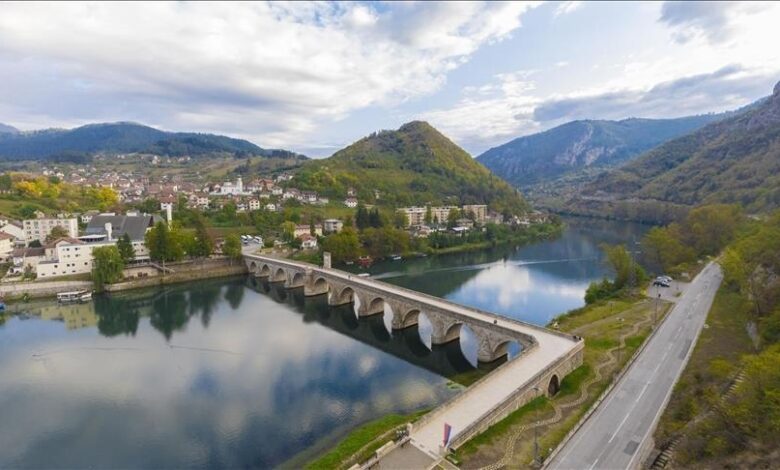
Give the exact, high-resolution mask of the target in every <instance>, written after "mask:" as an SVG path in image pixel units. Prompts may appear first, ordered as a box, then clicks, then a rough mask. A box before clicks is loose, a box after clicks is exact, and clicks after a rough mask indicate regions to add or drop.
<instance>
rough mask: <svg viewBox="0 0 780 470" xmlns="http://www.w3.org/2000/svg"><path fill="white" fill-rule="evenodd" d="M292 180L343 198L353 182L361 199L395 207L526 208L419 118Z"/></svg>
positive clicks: (374, 136) (305, 169)
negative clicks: (471, 206) (473, 205)
mask: <svg viewBox="0 0 780 470" xmlns="http://www.w3.org/2000/svg"><path fill="white" fill-rule="evenodd" d="M293 185H294V186H296V187H299V188H301V189H310V190H316V191H319V192H320V193H322V194H325V195H327V196H330V197H333V198H343V197H344V196H345V195H346V193H347V189H348V188H350V187H352V188H355V189H356V191H357V193H358V198H359V200H360V201H362V202H368V203H377V204H388V205H395V206H405V205H413V204H426V203H432V204H456V205H459V204H483V203H484V204H488V205H489V206H490V207H491V208H492V209H494V210H497V211H505V212H510V213H521V212H524V211H525V210H527V204H526V203H525V201H524V200H523V199H522V197H521V196H520V194H519V193H518V192H517V191H516V190H514V189H513V188H512V187H511V186H509V185H508V184H507V183H506V182H505V181H503V180H502V179H500V178H498V177H497V176H495V175H493V174H492V173H491V172H490V171H489V170H488V169H487V168H485V167H484V166H482V165H481V164H479V163H478V162H477V161H476V160H474V159H473V158H472V157H471V156H470V155H469V154H468V153H466V151H465V150H463V149H461V148H460V147H458V146H457V145H455V144H454V143H453V142H452V141H450V140H449V139H448V138H447V137H445V136H444V135H442V134H441V133H440V132H439V131H437V130H436V129H434V128H433V127H432V126H431V125H429V124H428V123H426V122H420V121H415V122H410V123H408V124H404V125H403V126H401V127H400V128H399V129H398V130H397V131H381V132H378V133H374V134H372V135H370V136H368V137H365V138H363V139H361V140H359V141H357V142H355V143H354V144H352V145H350V146H349V147H346V148H344V149H342V150H339V151H338V152H336V153H335V154H333V156H331V157H329V158H326V159H323V160H311V161H309V162H306V163H305V164H304V165H303V167H302V168H301V170H300V171H299V172H298V174H297V175H296V176H295V180H294V181H293ZM377 196H378V198H377Z"/></svg>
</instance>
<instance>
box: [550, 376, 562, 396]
mask: <svg viewBox="0 0 780 470" xmlns="http://www.w3.org/2000/svg"><path fill="white" fill-rule="evenodd" d="M560 389H561V383H560V381H559V379H558V374H553V375H552V377H550V383H549V384H547V395H548V396H550V397H552V396H555V394H556V393H558V391H559V390H560Z"/></svg>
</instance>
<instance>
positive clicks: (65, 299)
mask: <svg viewBox="0 0 780 470" xmlns="http://www.w3.org/2000/svg"><path fill="white" fill-rule="evenodd" d="M90 300H92V292H90V291H88V290H74V291H69V292H60V293H58V294H57V301H58V302H61V303H71V302H89V301H90Z"/></svg>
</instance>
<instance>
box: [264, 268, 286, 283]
mask: <svg viewBox="0 0 780 470" xmlns="http://www.w3.org/2000/svg"><path fill="white" fill-rule="evenodd" d="M268 281H269V282H286V281H287V273H286V272H284V269H283V268H271V277H270V278H269V279H268Z"/></svg>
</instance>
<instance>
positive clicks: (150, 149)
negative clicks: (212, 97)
mask: <svg viewBox="0 0 780 470" xmlns="http://www.w3.org/2000/svg"><path fill="white" fill-rule="evenodd" d="M96 153H107V154H118V153H153V154H157V155H165V156H171V157H179V156H191V157H198V156H207V155H216V154H220V155H239V156H250V155H257V156H274V157H275V156H279V157H291V156H295V154H293V153H292V152H287V151H283V150H268V149H264V148H261V147H258V146H257V145H255V144H253V143H251V142H248V141H246V140H242V139H234V138H231V137H225V136H222V135H214V134H198V133H193V132H165V131H161V130H159V129H155V128H153V127H149V126H144V125H141V124H136V123H132V122H116V123H102V124H89V125H86V126H81V127H77V128H75V129H46V130H40V131H32V132H18V131H16V130H15V129H14V128H12V127H10V126H4V127H2V128H0V159H3V160H38V159H47V158H59V157H62V156H66V157H67V156H80V155H93V154H96Z"/></svg>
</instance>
